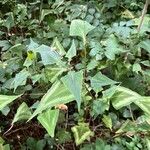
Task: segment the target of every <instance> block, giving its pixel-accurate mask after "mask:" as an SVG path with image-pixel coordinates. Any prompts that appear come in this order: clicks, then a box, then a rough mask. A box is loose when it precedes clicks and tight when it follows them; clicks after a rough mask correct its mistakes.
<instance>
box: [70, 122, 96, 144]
mask: <svg viewBox="0 0 150 150" xmlns="http://www.w3.org/2000/svg"><path fill="white" fill-rule="evenodd" d="M71 130H72V132H73V134H74V138H75V143H76V145H80V144H82V143H83V142H84V141H85V140H88V139H89V138H90V137H91V136H93V135H94V133H93V132H92V131H91V130H90V128H89V125H88V124H87V123H79V125H76V126H74V127H72V128H71Z"/></svg>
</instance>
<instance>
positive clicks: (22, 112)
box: [12, 102, 31, 124]
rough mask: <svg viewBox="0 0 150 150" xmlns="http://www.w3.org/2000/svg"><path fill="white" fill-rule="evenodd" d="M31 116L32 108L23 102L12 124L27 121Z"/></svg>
mask: <svg viewBox="0 0 150 150" xmlns="http://www.w3.org/2000/svg"><path fill="white" fill-rule="evenodd" d="M30 116H31V111H30V108H29V107H28V106H27V104H26V103H25V102H23V103H22V104H21V105H20V106H19V108H18V109H17V113H16V114H15V116H14V119H13V121H12V124H14V123H15V122H17V121H20V120H27V119H29V117H30Z"/></svg>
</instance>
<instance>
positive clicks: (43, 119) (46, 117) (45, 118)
mask: <svg viewBox="0 0 150 150" xmlns="http://www.w3.org/2000/svg"><path fill="white" fill-rule="evenodd" d="M58 116H59V110H58V109H55V110H50V109H48V110H47V111H45V112H43V113H42V114H40V115H39V116H38V117H37V119H38V120H39V122H40V123H41V124H42V126H43V127H44V128H45V129H46V131H47V132H48V134H49V135H50V136H51V137H54V132H55V127H56V123H57V120H58Z"/></svg>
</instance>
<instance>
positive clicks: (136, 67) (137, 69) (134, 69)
mask: <svg viewBox="0 0 150 150" xmlns="http://www.w3.org/2000/svg"><path fill="white" fill-rule="evenodd" d="M132 67H133V68H132V70H133V72H136V73H137V74H138V73H139V72H142V68H141V66H140V64H138V63H135V64H133V66H132Z"/></svg>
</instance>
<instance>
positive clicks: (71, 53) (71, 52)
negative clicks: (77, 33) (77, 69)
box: [66, 40, 77, 61]
mask: <svg viewBox="0 0 150 150" xmlns="http://www.w3.org/2000/svg"><path fill="white" fill-rule="evenodd" d="M76 54H77V50H76V45H75V42H74V40H73V41H72V45H71V47H70V49H69V50H68V52H67V54H66V57H67V58H68V59H69V61H71V58H72V57H74V56H76Z"/></svg>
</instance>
